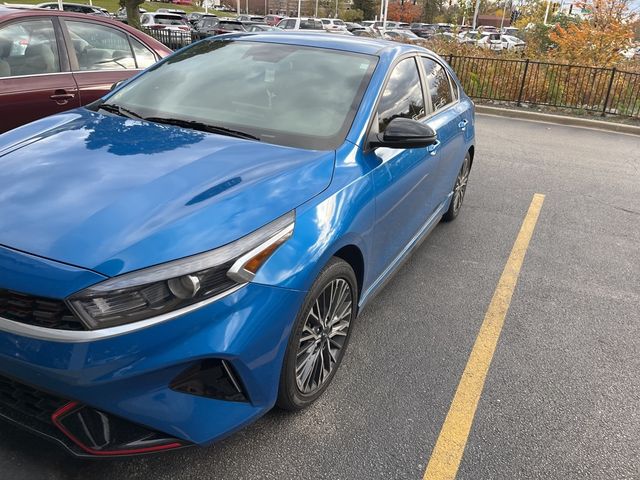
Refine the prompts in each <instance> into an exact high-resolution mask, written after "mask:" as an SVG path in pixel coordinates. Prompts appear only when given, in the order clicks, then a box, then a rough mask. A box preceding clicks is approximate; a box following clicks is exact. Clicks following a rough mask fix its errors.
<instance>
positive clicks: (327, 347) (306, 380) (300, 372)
mask: <svg viewBox="0 0 640 480" xmlns="http://www.w3.org/2000/svg"><path fill="white" fill-rule="evenodd" d="M352 311H353V293H352V291H351V287H350V285H349V283H348V282H347V281H346V280H345V279H344V278H336V279H335V280H333V281H331V282H330V283H329V284H327V286H326V287H325V288H324V289H323V290H322V292H321V293H320V295H318V298H316V300H315V302H314V303H313V305H312V306H311V308H310V310H309V312H308V313H307V317H306V319H305V323H304V327H303V328H302V333H301V335H300V340H299V342H298V350H297V354H296V384H297V386H298V389H299V390H300V392H302V393H303V394H306V395H308V394H313V393H314V392H315V391H317V390H318V389H319V388H320V387H322V386H323V385H324V383H325V382H326V381H327V380H328V379H329V378H330V376H331V373H332V372H333V370H334V369H335V368H336V366H337V364H338V363H339V361H340V357H341V355H342V349H343V347H344V345H345V341H346V339H347V334H348V331H349V327H350V324H351V317H352Z"/></svg>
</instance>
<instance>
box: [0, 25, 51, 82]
mask: <svg viewBox="0 0 640 480" xmlns="http://www.w3.org/2000/svg"><path fill="white" fill-rule="evenodd" d="M56 72H60V59H59V56H58V44H57V42H56V36H55V32H54V29H53V23H52V22H51V20H50V19H44V18H43V19H38V20H25V21H22V22H14V23H11V24H9V25H7V26H4V27H1V28H0V77H15V76H19V75H42V74H46V73H56Z"/></svg>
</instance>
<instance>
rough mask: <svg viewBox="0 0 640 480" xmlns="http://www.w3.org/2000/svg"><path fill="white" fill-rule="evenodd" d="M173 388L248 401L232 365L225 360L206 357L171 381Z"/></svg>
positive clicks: (185, 391) (198, 394) (220, 398)
mask: <svg viewBox="0 0 640 480" xmlns="http://www.w3.org/2000/svg"><path fill="white" fill-rule="evenodd" d="M170 386H171V389H172V390H175V391H176V392H182V393H188V394H190V395H197V396H199V397H208V398H215V399H218V400H226V401H229V402H247V401H248V398H247V395H246V393H245V391H244V389H243V388H242V385H241V383H240V380H239V378H238V376H237V375H236V373H235V372H234V370H233V368H232V367H231V365H230V364H229V363H228V362H226V361H225V360H220V359H206V360H202V361H200V362H198V363H196V364H195V365H192V366H191V367H189V368H187V369H186V370H185V371H184V372H182V373H181V374H180V375H178V376H177V377H176V378H174V379H173V381H172V382H171V385H170Z"/></svg>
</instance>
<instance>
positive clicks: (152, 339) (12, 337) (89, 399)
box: [0, 251, 304, 453]
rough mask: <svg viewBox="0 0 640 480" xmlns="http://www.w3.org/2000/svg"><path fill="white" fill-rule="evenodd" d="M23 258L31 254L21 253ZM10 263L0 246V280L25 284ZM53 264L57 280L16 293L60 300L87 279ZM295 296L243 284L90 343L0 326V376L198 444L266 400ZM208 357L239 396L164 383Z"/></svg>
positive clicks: (274, 387) (254, 413) (244, 419)
mask: <svg viewBox="0 0 640 480" xmlns="http://www.w3.org/2000/svg"><path fill="white" fill-rule="evenodd" d="M0 253H2V252H0ZM16 255H17V254H16ZM6 256H7V252H6V251H5V252H4V258H6ZM14 259H15V258H14ZM33 262H36V263H37V262H38V260H37V259H34V258H33V257H31V258H29V263H33ZM14 265H16V263H15V262H13V263H9V262H5V263H3V256H2V255H1V254H0V271H2V269H3V268H5V270H4V271H5V272H7V271H8V275H3V276H2V277H1V278H0V288H6V289H10V288H13V289H17V288H18V287H20V286H26V285H27V284H29V282H27V281H25V279H26V278H27V277H28V276H29V272H28V270H29V268H28V266H27V267H25V265H27V264H25V263H24V262H23V263H22V267H21V269H20V271H18V270H16V269H14V271H11V270H10V269H11V268H12V267H13V266H14ZM48 267H49V268H51V269H53V270H51V271H50V272H49V273H48V276H49V278H52V279H53V278H54V277H55V275H54V273H55V272H54V271H55V265H53V264H52V263H51V262H49V263H48ZM60 268H61V270H60V272H59V273H60V279H61V280H60V281H59V282H55V283H51V282H49V283H47V282H40V281H38V282H31V283H30V284H29V290H30V291H27V292H25V293H30V294H34V295H44V296H46V295H47V294H51V289H53V288H55V289H57V293H58V294H59V295H60V297H59V298H61V297H64V296H66V295H68V294H70V293H72V292H73V291H75V290H78V289H80V288H83V287H84V286H87V285H82V283H83V282H84V283H87V282H88V281H94V280H95V279H87V278H84V277H83V275H82V270H80V269H78V271H76V272H71V273H69V271H70V270H73V269H72V268H71V267H68V266H66V265H65V266H61V267H60ZM63 269H64V270H65V271H66V272H67V273H64V274H63V273H61V272H62V270H63ZM35 278H36V277H35V275H34V279H35ZM79 278H80V280H78V279H79ZM14 285H15V286H14ZM38 285H41V287H39V286H38ZM65 288H67V289H68V290H69V291H64V290H65ZM23 291H24V290H23ZM303 299H304V292H300V291H296V290H288V289H282V288H276V287H269V286H264V285H258V284H247V285H245V286H244V287H242V288H241V289H239V290H237V291H236V292H234V293H232V294H230V295H228V296H226V297H224V298H222V299H220V300H218V301H216V302H213V303H211V304H209V305H206V306H204V307H202V308H200V309H198V310H194V311H192V312H189V313H187V314H185V315H182V316H180V317H176V318H174V319H172V320H169V321H167V322H164V323H160V324H157V325H154V326H151V327H149V328H146V329H142V330H137V331H134V332H130V333H127V334H124V335H119V336H115V337H111V338H106V339H102V340H97V341H89V342H78V343H66V342H61V341H48V340H43V339H37V338H29V337H26V336H20V335H16V334H13V333H8V332H5V331H0V375H2V376H3V377H8V378H11V379H15V380H17V381H18V382H21V383H23V384H26V385H29V386H30V387H33V388H35V389H38V390H41V391H44V392H47V393H48V394H50V395H52V396H53V397H56V398H60V399H64V400H65V401H66V402H76V403H77V404H79V405H86V406H89V407H91V408H92V409H95V410H98V411H101V412H105V413H107V414H109V415H112V416H115V417H117V418H119V419H123V420H126V421H128V422H132V423H133V424H135V425H139V426H144V427H146V428H147V429H149V430H151V431H155V432H161V433H162V434H164V435H165V436H166V437H167V438H175V439H177V440H178V441H179V442H180V443H183V444H187V443H195V444H206V443H209V442H212V441H215V440H217V439H220V438H222V437H224V436H226V435H228V434H229V433H231V432H233V431H235V430H237V429H238V428H241V427H242V426H244V425H246V424H247V423H250V422H251V421H253V420H254V419H256V418H258V417H259V416H261V415H262V414H264V413H265V412H266V411H268V410H269V409H270V408H271V407H272V406H273V405H274V403H275V400H276V398H277V391H278V383H279V378H280V370H281V366H282V360H283V357H284V351H285V349H286V344H287V339H288V336H289V332H290V329H291V326H292V324H293V321H294V319H295V317H296V315H297V312H298V309H299V308H300V306H301V304H302V301H303ZM209 360H214V361H222V360H223V361H224V362H225V363H226V364H227V365H229V366H230V367H231V368H232V369H233V372H234V376H236V377H237V379H238V380H239V382H240V383H241V385H242V389H243V391H244V393H245V394H246V398H245V399H244V401H238V400H237V399H236V400H222V399H215V398H209V397H206V396H200V395H195V394H192V393H185V392H183V391H177V390H176V389H174V388H171V383H172V381H174V380H175V379H176V377H179V376H180V374H183V373H184V372H185V371H188V370H189V369H190V368H193V367H194V366H195V365H198V364H199V363H200V362H203V361H209ZM65 405H66V403H65ZM5 416H6V415H5ZM14 421H16V419H14ZM18 423H24V422H20V421H19V420H18ZM27 426H29V425H27ZM30 428H32V429H33V426H30ZM43 433H44V432H43ZM74 453H77V452H74ZM85 453H86V452H85Z"/></svg>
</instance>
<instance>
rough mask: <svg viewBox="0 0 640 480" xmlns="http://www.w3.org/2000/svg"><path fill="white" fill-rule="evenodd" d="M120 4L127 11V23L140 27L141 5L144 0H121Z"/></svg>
mask: <svg viewBox="0 0 640 480" xmlns="http://www.w3.org/2000/svg"><path fill="white" fill-rule="evenodd" d="M119 3H120V6H121V7H124V8H125V9H126V11H127V23H128V24H129V25H131V26H132V27H134V28H137V29H138V30H139V29H140V5H142V4H143V3H144V0H120V1H119Z"/></svg>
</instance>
